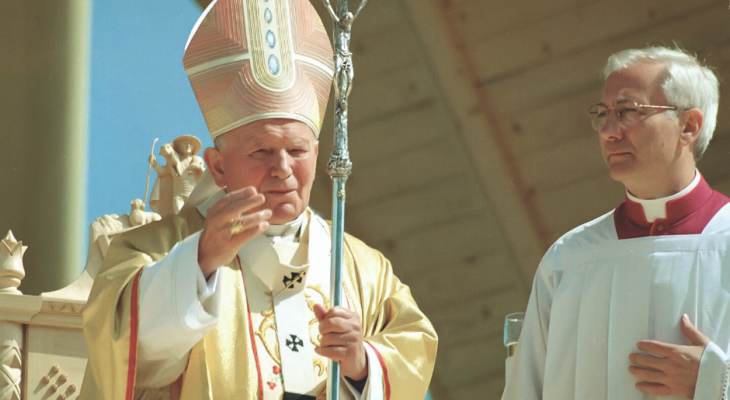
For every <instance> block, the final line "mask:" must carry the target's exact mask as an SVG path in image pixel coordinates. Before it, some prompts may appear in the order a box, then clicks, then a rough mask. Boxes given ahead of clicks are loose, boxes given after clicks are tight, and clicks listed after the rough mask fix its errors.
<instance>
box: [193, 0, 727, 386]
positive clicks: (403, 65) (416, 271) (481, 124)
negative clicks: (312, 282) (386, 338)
mask: <svg viewBox="0 0 730 400" xmlns="http://www.w3.org/2000/svg"><path fill="white" fill-rule="evenodd" d="M201 1H202V2H205V0H201ZM351 3H356V2H355V1H351ZM313 4H314V5H315V7H317V9H318V10H319V11H320V15H321V16H322V18H323V21H325V25H326V26H329V25H330V22H329V21H330V20H329V18H328V15H327V14H326V13H325V12H324V8H323V7H322V4H321V2H320V1H317V0H314V1H313ZM354 5H355V4H351V6H353V7H354ZM729 22H730V10H728V3H727V2H725V1H709V0H694V1H687V0H662V1H659V0H647V1H641V2H637V1H633V0H615V1H596V0H540V1H537V0H513V1H510V2H505V1H496V0H370V2H369V3H368V5H367V6H366V8H365V9H364V10H363V12H362V14H361V15H360V17H359V18H358V20H357V21H356V22H355V24H354V26H353V33H352V45H351V48H352V49H353V52H354V54H355V55H354V65H355V82H354V90H353V92H352V96H351V97H350V110H351V111H350V152H351V158H352V160H353V164H354V168H353V174H352V176H351V177H350V179H349V180H348V185H347V187H348V195H347V208H346V222H345V229H346V230H347V231H348V232H350V233H352V234H353V235H355V236H357V237H359V238H361V239H363V240H364V241H365V242H366V243H368V244H370V245H371V246H373V247H375V248H378V249H380V250H381V251H382V252H383V253H384V254H385V255H386V256H387V257H388V258H389V259H390V260H391V261H392V262H393V266H394V269H395V272H396V274H397V275H398V276H399V277H400V278H401V279H402V280H403V281H404V282H405V283H406V284H408V285H409V286H410V287H411V290H412V292H413V295H414V297H415V298H416V300H417V301H418V303H419V305H420V307H421V308H422V309H423V311H424V312H425V313H426V314H427V315H428V316H429V318H430V319H431V320H432V322H433V324H434V326H435V327H436V330H437V332H438V333H439V337H440V344H439V355H438V358H437V363H436V371H435V374H434V378H433V381H432V393H433V397H434V398H435V399H436V400H460V399H472V398H480V399H498V398H499V397H500V395H501V392H502V387H503V385H504V357H505V350H504V348H503V346H502V326H503V320H504V316H505V315H506V314H507V313H510V312H515V311H521V310H523V309H524V307H525V305H526V303H527V298H528V296H529V292H530V287H531V280H532V275H533V273H534V271H535V268H536V267H537V264H538V262H539V259H540V257H541V256H542V253H543V252H544V251H545V250H546V249H547V247H548V246H549V245H550V244H551V243H552V242H553V241H554V240H555V239H557V238H558V237H559V236H560V235H562V234H563V233H565V232H567V231H568V230H570V229H571V228H573V227H575V226H577V225H579V224H581V223H583V222H586V221H588V220H590V219H593V218H595V217H597V216H599V215H601V214H603V213H605V212H607V211H609V210H611V209H612V208H613V207H615V206H616V205H618V204H619V203H620V202H621V201H622V199H623V196H624V194H623V189H622V187H621V186H620V185H619V184H617V183H615V182H613V181H611V180H610V179H609V177H608V175H607V173H606V168H605V166H604V165H603V162H602V160H601V158H600V152H599V148H598V142H597V138H596V135H595V134H594V133H593V131H592V129H591V128H590V125H589V123H588V120H587V118H586V116H585V114H586V111H587V110H588V107H589V106H590V105H591V104H593V103H595V102H597V101H598V100H599V98H600V94H601V89H602V79H601V76H600V72H601V70H602V68H603V66H604V64H605V61H606V59H607V58H608V56H609V55H611V54H612V53H614V52H616V51H619V50H622V49H626V48H636V47H644V46H646V45H649V44H650V45H666V46H673V43H675V42H676V43H678V44H679V45H681V46H682V47H684V48H685V49H687V50H689V51H691V52H695V53H697V54H698V55H699V56H700V58H701V59H706V60H707V63H708V64H710V65H711V66H714V67H715V68H716V71H717V74H718V76H719V77H720V81H721V92H722V93H721V98H722V99H723V100H722V101H721V104H720V115H719V121H718V126H717V130H716V133H715V139H714V140H713V141H712V142H711V144H710V147H709V149H708V151H707V154H706V155H705V157H704V158H703V159H702V160H701V162H700V165H699V168H700V171H701V172H702V173H703V174H704V176H705V177H706V178H707V180H708V181H709V182H710V184H711V185H712V186H713V187H715V188H716V189H718V190H720V191H722V192H724V193H725V194H730V168H728V163H727V161H726V160H727V155H728V153H730V132H728V131H730V110H728V108H727V106H725V101H724V98H725V97H726V96H728V95H730V89H728V86H727V84H726V82H725V81H726V77H728V76H730V29H729V27H730V25H729V24H728V23H729ZM330 112H331V111H330ZM331 120H332V117H331V115H329V116H327V118H326V120H325V121H326V123H325V127H324V128H323V131H322V132H323V133H322V137H321V143H320V149H321V155H320V160H319V162H320V163H319V167H318V168H319V170H318V176H317V180H316V182H315V188H314V192H313V195H312V206H313V207H314V208H315V209H317V210H319V211H320V212H322V214H323V215H325V216H328V215H330V212H331V211H330V210H331V200H330V198H331V184H330V179H329V177H328V176H327V174H326V171H325V168H324V167H325V165H326V162H327V159H328V157H329V152H330V149H331V148H332V140H331V134H329V133H328V132H332V123H331Z"/></svg>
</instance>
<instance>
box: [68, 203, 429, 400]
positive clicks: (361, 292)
mask: <svg viewBox="0 0 730 400" xmlns="http://www.w3.org/2000/svg"><path fill="white" fill-rule="evenodd" d="M202 227H203V217H202V216H201V215H200V213H199V212H198V211H197V210H196V209H194V208H188V209H185V210H183V211H182V212H181V214H180V215H179V216H168V217H166V218H164V219H163V220H162V221H160V222H159V223H154V224H150V225H146V226H144V227H142V228H139V229H137V230H135V231H132V232H130V233H129V234H127V235H125V236H122V237H121V238H119V239H118V240H115V241H114V242H113V243H112V245H111V247H110V250H109V252H108V254H107V258H106V260H105V263H104V264H103V265H102V268H101V271H100V273H99V275H98V277H97V280H96V282H95V285H94V288H93V289H92V293H91V295H90V299H89V305H88V308H87V310H86V312H85V313H84V325H85V332H86V336H87V341H88V344H89V350H90V357H89V363H88V366H87V373H86V376H85V378H84V384H83V386H82V393H81V395H80V397H81V398H82V399H124V398H125V394H126V393H127V392H128V391H127V385H128V381H127V377H128V375H129V368H130V367H134V365H130V363H129V355H130V348H131V349H132V350H133V351H134V350H135V348H136V346H134V345H133V346H130V333H131V331H130V327H131V326H132V324H131V320H130V316H131V308H130V304H131V300H132V287H133V285H132V282H133V281H134V278H135V276H136V274H137V273H138V271H139V270H140V269H141V268H142V267H144V266H145V265H147V264H150V263H152V262H153V261H156V260H159V259H161V258H162V257H164V256H165V255H167V253H168V252H169V251H170V250H171V249H172V247H173V246H174V245H175V244H176V243H178V242H180V241H181V240H183V239H185V238H186V237H188V236H190V235H192V234H193V233H195V232H198V231H200V230H201V229H202ZM344 261H345V266H344V267H345V268H344V271H343V272H344V287H345V291H346V293H347V295H348V298H350V299H352V301H353V304H351V307H352V309H353V310H354V311H356V312H357V313H358V314H359V315H360V316H361V323H362V325H363V330H364V337H365V340H366V341H367V342H368V344H367V346H372V349H373V350H375V353H377V354H376V356H378V357H377V358H378V359H382V360H383V374H384V381H385V382H384V388H385V392H386V395H388V394H389V398H391V399H399V400H400V399H406V400H407V399H414V400H416V399H417V400H421V399H423V397H424V396H425V393H426V390H427V387H428V382H429V381H430V377H431V374H432V371H433V364H434V361H435V355H436V346H437V339H436V334H435V332H434V331H433V328H432V326H431V324H430V322H429V321H428V319H427V318H426V317H425V316H424V315H423V314H422V313H421V312H420V311H419V310H418V308H417V306H416V304H415V302H414V301H413V299H412V297H411V295H410V293H409V290H408V288H407V287H406V286H404V285H403V284H401V283H400V281H399V280H398V279H397V278H396V277H395V276H394V275H393V273H392V268H391V266H390V263H389V262H388V261H387V260H386V259H385V258H384V257H383V256H382V255H381V254H380V253H379V252H377V251H375V250H373V249H371V248H369V247H367V246H366V245H364V244H363V243H362V242H360V241H359V240H357V239H355V238H352V237H351V236H349V235H348V236H346V239H345V254H344ZM218 274H219V276H218V279H219V282H218V283H219V284H220V285H221V290H222V297H221V301H220V303H221V310H220V315H221V318H220V321H219V322H218V323H217V325H216V326H215V328H213V329H212V330H211V331H210V332H208V333H207V334H206V335H205V336H204V338H203V339H202V340H200V341H199V342H198V343H197V344H195V346H193V348H192V350H191V351H190V354H189V358H188V363H187V367H186V369H185V372H184V373H183V375H182V379H181V380H179V381H177V382H176V383H175V384H174V385H173V386H176V385H178V386H179V395H180V396H179V398H181V399H232V398H235V399H257V398H259V394H260V393H259V391H260V390H262V389H263V388H261V387H260V386H259V371H258V369H257V368H258V367H257V364H256V362H255V356H254V354H253V349H254V346H252V342H251V336H252V335H251V334H252V331H251V330H250V329H249V324H251V325H253V322H252V321H251V320H250V319H249V317H248V301H247V298H246V288H245V284H244V280H243V279H242V277H241V271H240V270H239V267H238V265H235V264H231V265H228V266H226V267H223V268H221V269H220V270H219V272H218ZM256 328H257V327H253V330H254V331H255V330H256ZM231 349H236V351H231ZM385 376H387V379H386V378H385ZM264 379H265V377H264V376H263V371H262V385H265V383H264V382H263V380H264ZM318 397H322V394H320V395H319V396H318ZM173 398H174V397H173Z"/></svg>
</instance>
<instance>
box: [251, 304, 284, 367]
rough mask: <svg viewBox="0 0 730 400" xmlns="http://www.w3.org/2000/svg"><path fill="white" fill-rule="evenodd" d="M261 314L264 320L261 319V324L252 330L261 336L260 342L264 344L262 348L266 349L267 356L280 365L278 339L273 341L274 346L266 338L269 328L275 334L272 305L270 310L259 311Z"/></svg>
mask: <svg viewBox="0 0 730 400" xmlns="http://www.w3.org/2000/svg"><path fill="white" fill-rule="evenodd" d="M261 316H262V317H264V320H263V321H261V325H259V329H258V330H257V331H256V332H254V333H255V334H256V335H258V337H259V338H261V342H262V343H263V344H264V348H265V349H266V352H267V353H269V356H270V357H271V358H272V359H273V360H274V362H276V363H277V364H279V365H281V353H279V341H278V340H277V341H275V342H274V346H271V343H270V342H269V341H268V340H266V331H268V330H269V329H271V330H273V331H274V335H276V320H275V319H274V309H273V306H272V308H271V310H270V311H261Z"/></svg>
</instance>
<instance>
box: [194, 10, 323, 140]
mask: <svg viewBox="0 0 730 400" xmlns="http://www.w3.org/2000/svg"><path fill="white" fill-rule="evenodd" d="M183 65H184V67H185V72H186V73H187V74H188V78H189V79H190V83H191V85H192V86H193V91H194V92H195V97H196V98H197V100H198V104H199V105H200V109H201V110H202V111H203V116H204V117H205V123H206V124H207V125H208V130H209V131H210V136H211V138H212V139H214V140H215V138H216V137H217V136H218V135H221V134H223V133H225V132H228V131H230V130H231V129H235V128H238V127H240V126H243V125H245V124H248V123H250V122H253V121H257V120H260V119H264V118H289V119H294V120H298V121H301V122H304V123H305V124H307V125H309V126H310V127H311V128H312V131H313V132H314V134H315V136H317V137H318V136H319V130H320V128H321V127H322V119H323V118H324V113H325V110H326V107H327V100H328V98H329V92H330V87H331V85H332V76H333V74H334V72H333V69H334V63H333V61H332V45H331V44H330V41H329V38H328V36H327V33H326V31H325V30H324V26H323V25H322V21H321V20H320V19H319V16H318V15H317V12H316V11H315V9H314V7H312V5H311V4H310V3H309V0H215V1H213V2H212V3H211V4H210V5H209V6H208V8H206V9H205V11H204V12H203V15H201V16H200V18H199V19H198V22H197V23H196V24H195V27H194V28H193V31H192V32H191V33H190V37H189V38H188V43H187V44H186V46H185V55H184V56H183Z"/></svg>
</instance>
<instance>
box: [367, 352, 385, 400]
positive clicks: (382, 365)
mask: <svg viewBox="0 0 730 400" xmlns="http://www.w3.org/2000/svg"><path fill="white" fill-rule="evenodd" d="M365 343H367V344H368V346H370V348H371V349H373V351H375V354H376V355H377V356H378V361H380V367H381V368H382V369H383V382H384V383H385V400H390V379H388V367H386V366H385V360H383V356H381V355H380V352H379V351H378V349H376V348H375V346H373V345H372V344H371V343H370V342H368V341H365Z"/></svg>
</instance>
